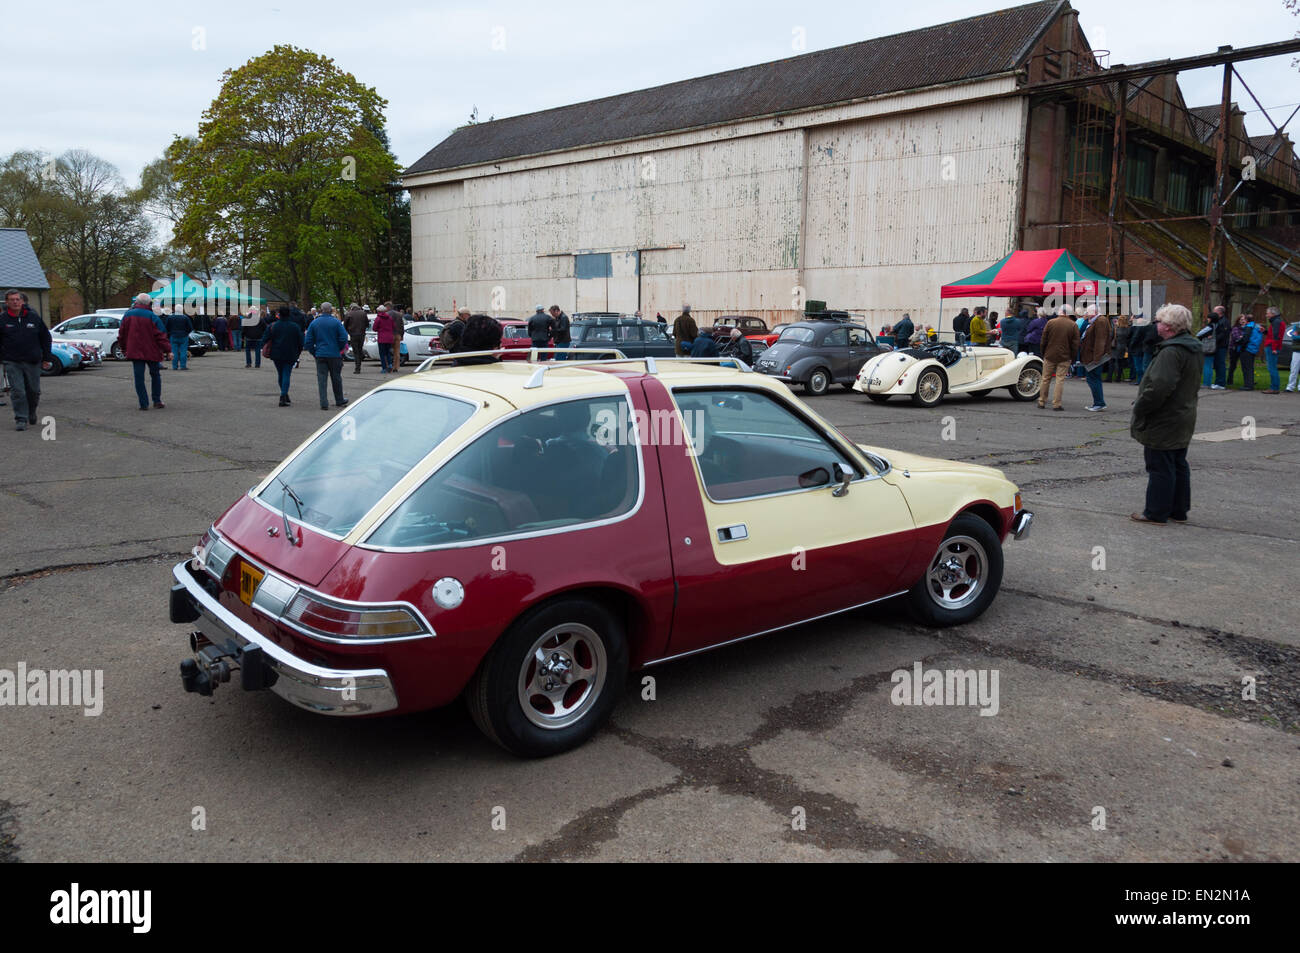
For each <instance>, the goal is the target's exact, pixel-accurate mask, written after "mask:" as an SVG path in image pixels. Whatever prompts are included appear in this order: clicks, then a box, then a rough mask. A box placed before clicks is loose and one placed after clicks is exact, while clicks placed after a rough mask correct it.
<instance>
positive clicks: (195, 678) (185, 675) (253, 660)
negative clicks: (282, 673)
mask: <svg viewBox="0 0 1300 953" xmlns="http://www.w3.org/2000/svg"><path fill="white" fill-rule="evenodd" d="M190 648H191V649H192V650H193V651H194V658H187V659H185V660H184V661H182V662H181V684H183V685H184V686H185V690H186V691H187V692H198V693H199V694H200V695H211V694H212V693H213V691H215V690H216V687H217V686H218V685H221V684H223V683H225V682H228V681H230V676H231V674H232V673H234V672H239V681H240V685H241V687H242V688H243V689H244V691H248V692H254V691H259V690H261V689H263V688H270V687H271V686H272V685H274V684H275V682H276V679H277V678H279V675H278V674H277V673H276V671H275V670H274V669H273V668H271V666H270V665H268V664H267V662H266V653H265V652H263V651H262V647H261V646H258V645H246V646H244V647H242V648H241V647H240V646H238V645H236V644H235V642H234V640H233V639H229V640H227V641H226V643H225V645H217V644H216V643H214V642H212V641H211V640H209V639H208V637H207V636H205V635H204V634H203V633H202V632H191V633H190Z"/></svg>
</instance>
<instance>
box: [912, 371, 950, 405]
mask: <svg viewBox="0 0 1300 953" xmlns="http://www.w3.org/2000/svg"><path fill="white" fill-rule="evenodd" d="M932 378H933V379H937V382H938V383H937V386H935V387H931V386H930V379H932ZM947 390H948V377H947V375H946V374H944V372H943V371H941V370H939V368H937V367H927V368H926V369H925V370H923V371H922V372H921V373H920V375H918V376H917V378H916V390H915V391H913V392H912V403H914V404H916V406H918V407H934V406H936V405H938V403H939V402H940V401H941V400H943V395H944V393H945V392H946V391H947Z"/></svg>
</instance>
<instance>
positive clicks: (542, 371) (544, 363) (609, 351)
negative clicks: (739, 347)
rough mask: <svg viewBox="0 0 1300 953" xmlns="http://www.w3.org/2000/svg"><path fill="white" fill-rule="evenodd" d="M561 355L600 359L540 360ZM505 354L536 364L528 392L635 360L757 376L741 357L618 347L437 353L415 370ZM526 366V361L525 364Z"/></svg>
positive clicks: (652, 368) (654, 367)
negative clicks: (633, 352) (555, 373)
mask: <svg viewBox="0 0 1300 953" xmlns="http://www.w3.org/2000/svg"><path fill="white" fill-rule="evenodd" d="M544 354H549V355H557V354H562V355H565V356H568V355H573V354H596V355H599V357H598V358H597V359H595V360H588V361H573V360H569V361H556V360H538V357H539V355H544ZM504 355H516V356H517V357H522V358H524V360H525V361H526V362H527V363H529V364H533V365H535V369H534V370H533V373H532V375H531V376H530V377H529V378H528V383H526V384H524V389H525V390H532V389H534V388H537V387H541V386H542V384H543V382H544V381H545V378H546V372H547V371H548V370H563V369H564V368H566V367H568V368H573V367H600V366H603V365H608V364H620V363H627V362H631V361H635V362H637V363H644V364H645V369H646V373H647V374H656V375H657V374H658V373H659V366H660V364H661V363H662V362H670V363H673V364H715V365H717V366H719V367H731V368H735V369H736V370H738V371H740V372H741V373H744V374H752V373H754V369H753V368H752V367H750V366H749V365H748V364H746V363H745V362H744V361H742V360H741V359H740V358H738V357H628V356H627V355H626V354H624V353H623V352H622V351H620V350H618V348H612V347H532V348H527V349H526V350H525V349H524V348H498V349H497V350H495V351H453V352H449V353H447V354H434V355H433V356H431V357H427V358H425V359H424V360H423V361H422V362H421V363H420V366H419V367H417V368H416V369H415V373H417V374H419V373H420V372H421V371H425V370H429V369H431V368H434V367H439V366H441V367H449V366H457V365H456V363H455V362H456V360H457V358H463V357H496V358H501V357H503V356H504ZM521 363H522V362H521Z"/></svg>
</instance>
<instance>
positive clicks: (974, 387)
mask: <svg viewBox="0 0 1300 953" xmlns="http://www.w3.org/2000/svg"><path fill="white" fill-rule="evenodd" d="M1042 380H1043V361H1042V358H1039V357H1035V356H1034V355H1032V354H1022V355H1020V356H1019V357H1017V356H1016V355H1015V354H1013V353H1012V352H1011V351H1010V350H1008V349H1007V348H1004V347H984V346H981V345H972V344H964V345H957V344H947V343H941V342H936V343H932V344H923V345H921V346H920V347H908V348H903V349H902V350H898V351H891V352H890V353H888V354H884V355H881V356H879V357H876V358H874V359H872V360H870V361H868V362H867V363H866V364H864V365H862V370H861V371H860V372H859V373H858V379H857V381H856V382H855V383H854V385H853V389H854V390H855V391H858V392H859V393H861V394H866V395H867V396H868V397H869V398H871V399H872V400H874V401H876V402H877V403H884V402H885V401H887V400H889V398H890V397H892V396H893V395H895V394H907V395H909V396H910V397H911V398H912V403H914V404H916V405H918V406H920V407H933V406H934V405H935V404H937V403H939V401H941V400H943V395H944V394H970V395H971V396H972V397H977V398H978V397H987V396H988V395H989V394H990V393H991V392H992V391H993V390H994V389H996V388H998V387H1005V388H1006V389H1007V391H1008V392H1009V393H1010V394H1011V396H1012V397H1013V398H1015V399H1016V400H1036V399H1037V398H1038V386H1039V384H1040V383H1042Z"/></svg>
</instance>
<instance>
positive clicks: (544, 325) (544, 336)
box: [528, 304, 555, 347]
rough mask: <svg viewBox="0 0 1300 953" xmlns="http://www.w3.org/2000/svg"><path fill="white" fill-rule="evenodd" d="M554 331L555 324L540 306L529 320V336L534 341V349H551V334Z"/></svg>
mask: <svg viewBox="0 0 1300 953" xmlns="http://www.w3.org/2000/svg"><path fill="white" fill-rule="evenodd" d="M554 331H555V322H554V321H553V320H552V319H551V316H550V315H549V314H547V313H546V312H545V311H544V310H542V306H541V305H540V304H539V305H538V306H537V310H536V311H534V312H533V316H532V317H531V318H529V319H528V336H529V337H530V338H531V339H532V343H533V347H550V344H551V334H552V333H553V332H554Z"/></svg>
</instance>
